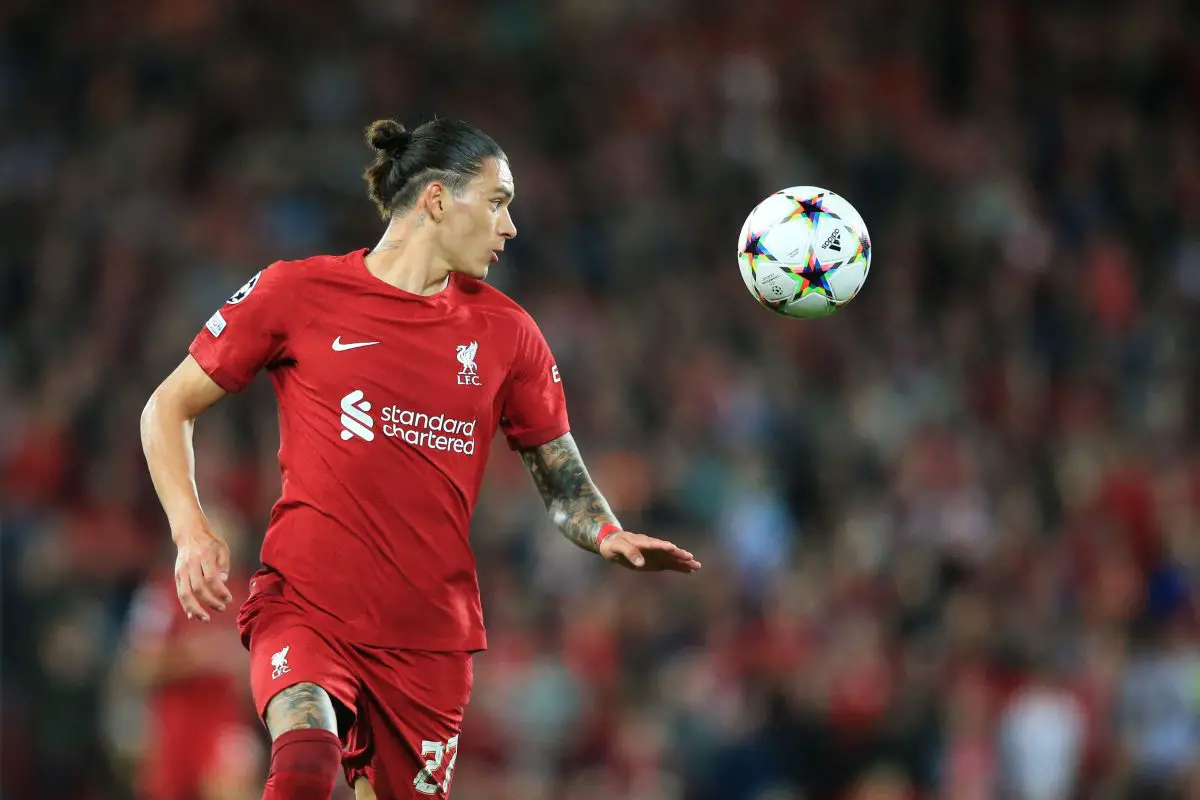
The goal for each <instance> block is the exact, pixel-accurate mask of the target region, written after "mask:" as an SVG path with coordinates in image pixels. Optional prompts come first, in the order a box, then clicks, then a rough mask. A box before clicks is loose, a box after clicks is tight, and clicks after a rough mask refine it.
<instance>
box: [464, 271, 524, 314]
mask: <svg viewBox="0 0 1200 800" xmlns="http://www.w3.org/2000/svg"><path fill="white" fill-rule="evenodd" d="M454 280H455V286H456V287H457V289H458V295H459V297H460V298H461V301H462V303H463V304H465V305H468V306H470V307H472V308H473V309H474V310H477V311H480V312H482V313H485V314H491V315H495V316H499V317H508V318H510V319H512V321H513V322H515V323H517V324H518V325H530V324H533V317H532V316H531V315H530V314H529V312H528V311H526V310H525V309H524V308H523V307H522V306H521V304H520V303H518V302H517V301H516V300H514V299H512V298H511V297H509V296H508V295H506V294H505V293H504V292H502V291H500V290H499V289H497V288H496V287H495V286H492V285H491V284H490V283H487V282H486V281H481V280H478V279H476V278H471V277H469V276H466V275H461V274H460V275H455V276H454Z"/></svg>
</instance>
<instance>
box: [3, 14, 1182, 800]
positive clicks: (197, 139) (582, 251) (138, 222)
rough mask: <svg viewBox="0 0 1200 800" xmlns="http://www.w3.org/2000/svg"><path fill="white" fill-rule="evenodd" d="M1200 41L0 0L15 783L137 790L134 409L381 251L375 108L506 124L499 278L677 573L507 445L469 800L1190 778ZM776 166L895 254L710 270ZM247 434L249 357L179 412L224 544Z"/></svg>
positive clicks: (255, 403) (261, 387) (164, 545)
mask: <svg viewBox="0 0 1200 800" xmlns="http://www.w3.org/2000/svg"><path fill="white" fill-rule="evenodd" d="M1197 30H1198V27H1197V12H1196V6H1195V5H1194V4H1187V3H1184V2H1173V0H1141V1H1140V2H1136V3H1134V2H1074V3H1064V2H1052V3H1046V2H1033V0H1027V1H1025V2H1017V1H1014V2H1000V1H999V0H978V1H977V2H973V3H957V2H952V1H951V0H946V1H939V0H892V1H891V2H888V1H887V0H878V1H872V0H861V1H860V2H850V3H834V2H824V3H821V2H807V1H799V0H796V1H793V0H789V1H788V2H783V1H782V0H740V1H739V2H730V1H727V0H609V2H594V1H593V0H563V1H562V2H559V3H554V4H549V3H539V2H535V0H506V1H505V2H499V1H497V2H491V3H467V2H461V1H460V0H437V2H433V1H432V0H431V1H430V2H417V1H416V0H353V2H342V3H331V2H319V1H318V0H286V2H285V1H284V0H261V1H260V2H254V3H237V2H233V0H110V2H106V3H82V2H60V3H42V2H37V0H8V1H7V2H5V3H4V4H3V6H2V7H0V32H2V33H0V120H2V122H0V254H2V258H0V264H2V268H0V502H2V506H0V509H2V520H3V534H2V536H0V548H2V550H0V555H2V558H3V574H2V577H3V595H2V602H3V641H2V645H3V684H2V689H3V717H2V724H3V726H2V730H0V733H2V736H3V761H2V763H0V767H2V775H3V797H5V798H13V799H14V800H15V799H16V798H28V797H40V798H67V797H70V798H109V797H112V798H120V797H125V796H127V794H126V792H127V791H128V789H127V787H128V784H129V780H130V776H131V775H132V774H133V770H134V769H135V767H136V763H137V758H138V753H139V752H140V751H139V748H140V746H141V741H140V735H139V732H140V731H141V730H142V724H143V719H142V718H143V714H142V713H141V712H142V711H143V710H144V706H143V704H142V703H141V701H140V700H139V695H138V694H137V692H136V691H134V690H132V689H131V688H130V685H129V682H128V681H126V680H123V679H122V677H121V670H120V669H119V665H120V664H121V663H122V657H121V653H122V646H123V645H122V642H123V631H124V629H125V625H126V622H127V617H128V611H129V606H130V600H131V597H132V596H133V595H134V592H135V589H136V587H137V586H138V585H139V584H140V583H141V581H143V580H144V578H145V577H146V575H147V574H149V573H150V571H151V570H152V569H153V568H155V567H159V568H161V567H162V566H163V565H166V564H169V562H170V558H171V548H170V546H169V542H168V538H167V531H166V528H165V525H164V519H163V516H162V514H161V512H160V510H159V509H158V507H157V505H156V502H155V499H154V496H153V491H152V488H151V486H150V483H149V481H148V479H147V475H146V472H145V469H144V465H143V462H142V456H141V453H140V446H139V442H138V433H137V430H138V425H137V419H138V414H139V412H140V410H141V407H142V405H143V403H144V402H145V399H146V397H147V396H148V394H149V393H150V392H151V391H152V389H153V388H154V386H155V385H156V383H157V382H158V381H159V380H160V379H161V378H162V377H163V376H165V375H166V374H167V372H168V371H169V370H170V369H171V368H172V367H173V366H174V365H175V363H177V361H178V360H179V359H180V358H181V357H182V356H183V354H184V351H185V347H186V345H187V343H188V341H189V340H190V338H191V336H192V335H193V334H194V333H195V332H196V331H197V330H199V328H200V326H201V325H202V324H203V322H204V320H205V319H206V318H207V317H208V316H209V314H211V312H212V310H213V309H214V308H216V307H217V306H219V304H220V303H221V302H223V300H224V298H226V297H227V296H228V295H229V294H230V293H231V292H232V291H233V290H235V289H236V288H237V287H238V286H240V285H241V284H242V283H243V282H244V281H245V280H246V278H247V277H248V276H250V275H251V274H253V273H254V272H255V271H256V270H258V269H259V268H260V267H262V266H263V265H265V264H267V263H269V262H270V261H272V260H275V259H277V258H286V257H297V256H303V255H306V254H310V253H316V252H344V251H348V250H350V249H353V248H357V247H361V246H369V245H371V244H373V243H374V242H375V241H377V239H378V236H379V234H380V231H381V226H380V224H379V221H378V219H377V218H376V217H375V216H374V212H373V210H372V208H371V206H370V205H369V203H368V201H367V199H366V194H365V189H364V185H363V183H362V182H361V180H360V178H359V175H360V172H361V170H362V168H363V167H364V166H365V164H366V163H367V160H368V155H369V154H368V151H367V148H366V147H365V145H364V144H363V143H362V135H361V134H362V130H363V128H364V127H365V125H366V124H367V123H368V122H369V121H371V120H372V119H375V118H378V117H381V116H397V117H398V118H400V119H401V120H402V121H404V122H406V123H409V124H412V123H418V122H420V121H422V120H424V119H426V118H428V117H429V116H431V115H433V114H438V115H441V116H460V117H463V118H465V119H468V120H470V121H472V122H474V123H476V124H478V125H480V126H482V127H483V128H484V129H486V130H488V131H489V132H491V133H492V134H493V135H494V136H495V137H496V138H497V139H498V140H499V141H500V143H501V145H502V146H503V147H504V148H505V149H506V150H507V152H508V154H509V156H510V158H511V161H512V165H513V168H514V171H515V176H516V182H517V191H518V198H517V201H516V204H515V206H514V215H515V218H516V222H517V225H518V227H519V229H520V236H519V238H517V239H516V241H515V242H513V244H512V246H511V247H510V248H509V250H508V253H507V254H506V257H505V259H504V261H503V262H502V263H501V264H500V265H499V266H497V267H496V268H494V269H493V272H492V275H493V278H492V280H493V281H494V283H495V284H496V285H498V286H499V287H501V288H502V289H504V290H505V291H507V292H509V293H510V294H512V295H513V296H515V297H516V298H517V299H518V300H519V301H520V302H522V303H523V304H524V305H525V306H526V307H527V308H529V309H530V311H531V312H532V313H533V314H534V316H535V318H536V319H537V320H538V321H539V322H540V324H541V326H542V328H543V330H544V332H545V334H546V336H547V338H548V340H549V342H550V343H551V345H552V346H553V348H554V349H555V351H556V354H557V357H558V362H559V364H560V367H561V372H562V375H563V376H564V382H565V386H566V389H567V393H568V398H569V402H570V407H571V412H572V419H573V423H574V430H575V433H576V436H577V438H578V440H579V441H580V442H581V445H582V450H583V453H584V456H585V458H586V460H587V461H588V463H589V465H590V466H591V467H592V471H593V472H594V474H595V476H596V477H597V479H598V483H599V485H600V486H601V487H602V489H603V490H604V491H605V492H606V493H607V495H608V496H609V498H610V500H611V501H612V503H613V505H614V507H615V508H616V509H617V510H618V513H619V514H620V515H621V517H622V519H623V520H624V521H625V522H626V524H627V526H628V527H630V528H632V529H635V530H641V531H645V532H648V533H651V534H654V535H660V536H663V537H670V538H673V539H674V540H676V541H678V542H680V543H682V544H684V545H685V546H687V547H688V548H690V549H692V550H694V551H695V552H696V553H697V554H698V556H699V558H700V559H701V560H702V561H704V563H705V568H704V570H703V571H702V572H701V573H700V574H699V575H697V576H695V577H692V578H682V577H679V576H650V577H648V576H640V575H632V574H627V573H625V572H624V571H621V570H616V569H611V568H607V567H605V566H604V565H603V564H601V563H600V562H599V561H598V560H597V559H594V558H589V557H585V556H584V555H583V554H581V553H579V552H577V551H574V550H573V548H572V547H571V546H570V545H569V544H567V543H566V542H564V541H562V540H561V538H560V537H559V536H558V535H557V534H556V533H555V532H554V531H553V530H552V528H551V527H550V525H549V524H548V522H547V521H546V519H545V515H544V512H543V510H542V508H541V506H540V503H539V500H538V497H537V494H536V492H535V491H534V490H533V488H532V486H531V485H530V482H529V479H528V478H527V476H526V475H525V474H524V473H523V470H522V468H521V466H520V464H519V461H518V459H516V458H515V457H514V456H512V455H510V454H508V453H507V452H506V451H505V450H503V449H501V450H498V452H497V453H496V454H495V456H494V458H493V462H492V465H491V469H490V475H489V478H488V480H487V485H486V488H485V490H484V492H483V496H482V498H481V501H480V504H479V510H478V515H477V518H476V525H475V528H474V533H473V535H474V541H475V544H476V547H477V550H478V555H479V562H480V570H481V575H482V585H483V592H484V595H485V609H486V615H487V621H488V623H489V626H490V639H491V643H492V649H491V652H489V653H488V654H486V655H484V656H483V657H481V658H480V659H479V660H478V667H477V669H478V682H477V686H476V691H475V696H474V700H473V703H472V705H471V706H470V708H469V711H468V718H467V723H466V726H465V729H464V732H463V738H462V758H461V759H460V762H459V765H458V771H457V773H456V778H455V792H454V797H456V798H457V799H458V800H476V799H477V798H546V799H547V800H548V799H549V798H555V800H557V799H558V798H563V799H564V800H566V799H568V798H569V799H570V800H583V799H585V798H613V797H622V798H638V799H639V800H642V799H645V800H651V799H655V800H671V799H672V798H688V799H689V800H691V799H692V798H695V799H696V800H707V798H724V799H725V800H742V799H743V798H744V799H745V800H751V799H752V798H753V799H754V800H767V798H771V799H772V800H786V798H800V797H805V798H810V797H848V798H856V799H865V798H872V799H873V800H874V799H879V800H882V799H885V798H886V799H888V800H891V798H914V797H925V798H952V799H953V800H971V799H972V798H987V797H1010V798H1038V799H1039V800H1041V799H1042V798H1068V797H1072V796H1079V797H1084V796H1086V797H1131V798H1133V797H1136V798H1153V797H1184V796H1187V795H1188V794H1190V795H1191V796H1200V781H1198V778H1200V769H1198V764H1200V761H1198V756H1200V748H1198V742H1200V740H1198V734H1197V730H1198V725H1197V721H1198V715H1197V710H1198V708H1200V638H1198V636H1197V626H1196V622H1197V617H1196V596H1197V595H1196V592H1197V588H1198V586H1200V584H1198V580H1200V537H1198V536H1197V519H1198V516H1197V515H1198V512H1200V461H1198V455H1200V453H1198V451H1197V423H1196V420H1197V416H1196V413H1195V409H1196V406H1197V403H1198V402H1200V396H1198V394H1197V377H1198V375H1197V364H1198V363H1200V362H1198V361H1197V359H1196V358H1195V355H1194V353H1195V348H1196V343H1197V342H1196V331H1197V319H1198V316H1197V310H1198V308H1197V306H1198V301H1200V114H1197V113H1196V109H1197V107H1200V47H1197V46H1196V42H1197V41H1198V34H1197ZM792 184H817V185H822V186H826V187H830V188H833V189H835V190H837V191H838V192H840V193H842V194H843V195H845V196H846V197H848V198H849V199H850V200H851V201H852V202H853V203H854V204H855V205H856V206H857V207H858V208H859V209H860V211H861V212H862V214H863V216H864V217H865V219H866V220H867V221H868V225H869V226H870V230H871V233H872V237H873V240H874V246H875V251H874V252H875V255H874V269H873V271H872V275H871V278H870V280H869V281H868V283H867V286H866V288H865V290H864V292H863V294H862V295H861V296H860V297H859V298H858V299H857V300H856V301H855V302H854V304H853V305H852V306H851V307H849V308H847V309H846V310H845V311H843V312H842V313H840V314H838V315H836V316H834V317H832V318H830V319H827V320H824V321H820V322H809V323H801V322H793V321H790V320H784V319H780V318H776V317H774V316H773V315H771V314H770V313H768V312H766V311H764V310H761V309H759V308H757V307H756V306H755V304H754V303H753V302H752V301H751V299H750V298H749V297H748V296H747V295H746V293H745V289H744V288H743V287H742V285H741V282H740V280H739V278H738V275H737V271H736V265H735V261H734V257H733V252H734V251H733V246H734V239H735V238H736V234H737V231H738V229H739V227H740V225H741V222H742V219H743V218H744V216H745V214H746V213H747V211H748V210H749V209H750V208H751V207H752V206H753V204H754V203H755V202H757V201H758V200H759V199H761V197H763V196H764V195H765V194H767V193H769V192H770V191H773V190H775V189H777V188H780V187H782V186H787V185H792ZM276 446H277V439H276V420H275V412H274V405H273V398H272V396H271V392H270V389H269V386H268V385H267V384H266V382H265V381H259V382H258V383H257V384H256V385H255V386H253V387H252V388H251V389H250V390H248V391H247V393H246V394H245V395H244V396H240V397H237V398H231V399H228V400H226V401H224V402H222V403H221V404H220V405H219V406H218V407H216V408H215V409H214V410H212V411H211V412H210V413H208V414H206V415H205V416H204V417H203V418H202V420H201V422H200V423H199V425H198V428H197V452H198V459H199V470H198V472H199V482H200V487H201V492H202V498H203V499H204V501H205V502H206V506H207V508H208V509H209V510H210V513H211V514H212V515H213V517H214V518H215V519H218V520H219V521H220V524H221V526H222V529H223V530H224V531H225V532H226V533H228V534H229V535H231V536H233V537H235V538H237V539H238V540H239V541H241V542H242V553H243V557H244V559H245V563H246V564H247V565H249V564H251V563H252V562H253V556H254V551H255V549H256V544H257V541H258V537H260V535H261V531H262V529H263V525H264V520H265V516H266V514H267V512H268V509H269V507H270V503H271V502H272V500H273V498H274V497H275V495H276V492H277V486H278V475H277V472H276V468H275V463H274V451H275V449H276ZM222 624H226V625H229V624H231V616H230V615H226V616H225V617H224V618H223V619H222ZM241 657H242V656H240V655H235V656H234V658H235V660H236V659H237V658H241Z"/></svg>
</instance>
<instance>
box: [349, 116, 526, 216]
mask: <svg viewBox="0 0 1200 800" xmlns="http://www.w3.org/2000/svg"><path fill="white" fill-rule="evenodd" d="M367 144H369V145H370V146H371V147H372V148H373V149H374V150H375V162H374V163H373V164H371V166H369V167H367V171H366V172H364V173H363V177H364V178H365V179H366V181H367V192H368V194H369V195H370V197H371V200H373V201H374V202H375V205H376V207H378V208H379V213H380V214H381V215H382V216H383V218H384V219H389V218H390V217H392V216H394V215H396V214H399V213H402V212H404V211H406V210H407V209H409V208H411V207H412V205H413V203H415V202H416V201H417V197H418V196H420V194H421V192H422V191H424V189H425V187H426V186H428V185H429V184H430V182H431V181H441V182H442V183H444V184H446V188H448V189H449V190H450V191H452V192H454V193H455V194H460V193H461V192H462V191H463V189H465V188H466V186H467V184H468V183H470V182H471V179H472V178H474V177H475V176H476V175H478V174H479V173H480V172H481V171H482V170H483V162H484V159H487V158H500V159H503V158H505V155H504V151H503V150H501V149H500V145H498V144H496V142H495V140H494V139H492V137H490V136H488V135H487V134H486V133H484V132H483V131H481V130H479V128H476V127H475V126H474V125H471V124H469V123H466V122H462V121H461V120H456V119H435V120H430V121H429V122H426V123H425V124H423V125H421V126H420V127H418V128H417V129H415V130H413V131H406V130H405V129H404V126H403V125H401V124H400V123H399V122H397V121H396V120H394V119H380V120H376V121H375V122H372V123H371V125H370V127H368V128H367Z"/></svg>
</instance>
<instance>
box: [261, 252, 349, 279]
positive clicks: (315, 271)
mask: <svg viewBox="0 0 1200 800" xmlns="http://www.w3.org/2000/svg"><path fill="white" fill-rule="evenodd" d="M357 252H361V251H356V252H355V253H343V254H341V255H328V254H321V255H312V256H306V257H304V258H296V259H280V260H278V261H273V262H271V263H270V264H269V265H267V266H266V267H265V268H264V270H263V271H264V272H270V273H271V274H272V277H274V278H275V279H276V280H287V281H297V280H305V279H310V278H320V277H322V276H325V275H329V274H335V273H340V272H345V271H346V269H347V264H348V261H349V260H350V259H351V258H353V257H354V256H355V255H356V253H357Z"/></svg>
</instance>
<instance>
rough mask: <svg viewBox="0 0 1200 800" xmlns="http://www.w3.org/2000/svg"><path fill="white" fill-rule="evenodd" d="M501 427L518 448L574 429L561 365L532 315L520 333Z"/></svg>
mask: <svg viewBox="0 0 1200 800" xmlns="http://www.w3.org/2000/svg"><path fill="white" fill-rule="evenodd" d="M500 428H501V430H503V431H504V436H505V438H506V439H507V440H508V446H509V447H511V448H512V449H514V450H519V449H522V448H527V447H537V446H538V445H542V444H545V443H546V442H549V441H551V440H552V439H557V438H558V437H560V436H562V435H563V434H565V433H567V432H569V431H570V430H571V425H570V423H569V421H568V419H567V398H566V395H565V394H564V393H563V385H562V377H561V376H560V375H559V374H558V365H557V364H555V363H554V355H553V354H552V353H551V352H550V346H549V345H548V344H546V340H545V338H544V337H543V336H542V332H541V330H539V329H538V327H537V325H536V324H535V323H534V322H533V320H532V319H529V318H526V324H525V325H523V326H522V329H521V331H520V334H519V341H518V344H517V356H516V359H515V360H514V362H513V367H512V376H511V381H510V382H509V390H508V395H507V396H506V397H505V399H504V405H503V406H502V408H501V415H500Z"/></svg>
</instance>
